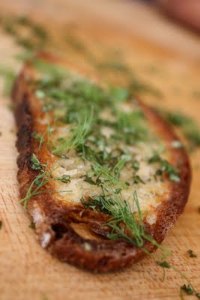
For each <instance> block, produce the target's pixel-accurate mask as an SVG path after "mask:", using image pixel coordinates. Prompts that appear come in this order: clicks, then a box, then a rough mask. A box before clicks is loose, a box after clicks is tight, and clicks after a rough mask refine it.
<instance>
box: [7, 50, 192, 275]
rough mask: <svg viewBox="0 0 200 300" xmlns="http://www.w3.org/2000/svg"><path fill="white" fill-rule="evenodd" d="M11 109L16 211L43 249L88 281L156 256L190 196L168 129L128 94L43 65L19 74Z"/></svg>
mask: <svg viewBox="0 0 200 300" xmlns="http://www.w3.org/2000/svg"><path fill="white" fill-rule="evenodd" d="M65 69H66V71H65ZM13 101H14V106H15V116H16V123H17V127H18V140H17V148H18V151H19V157H18V167H19V171H18V181H19V185H20V194H21V198H22V200H21V202H23V204H24V206H25V207H27V209H28V212H29V214H30V216H31V218H32V221H33V223H34V225H35V230H36V233H37V235H38V237H39V241H40V244H41V246H42V247H43V248H46V249H48V251H49V252H50V253H52V254H53V255H55V256H56V257H57V258H58V259H60V260H62V261H65V262H68V263H71V264H73V265H76V266H78V267H82V268H85V269H88V270H91V271H94V272H108V271H114V270H118V269H120V268H123V267H125V266H129V265H131V264H132V263H134V262H136V261H138V260H139V259H141V258H142V257H143V256H144V248H145V249H146V250H147V251H149V252H152V251H153V250H155V248H156V246H157V243H161V242H162V240H163V239H164V237H165V235H166V233H167V231H168V229H169V228H170V227H171V226H172V225H173V224H174V223H175V221H176V219H177V217H178V216H179V215H180V214H181V213H182V211H183V208H184V206H185V204H186V201H187V198H188V194H189V187H190V178H191V173H190V166H189V161H188V156H187V154H186V152H185V150H184V148H183V147H182V145H181V143H180V141H179V139H178V138H177V136H176V135H175V133H174V132H173V130H172V128H171V127H170V126H169V124H167V123H166V122H165V121H163V120H162V119H161V117H160V116H159V115H158V114H157V112H155V111H154V110H153V109H151V108H150V107H148V106H147V105H145V104H144V103H142V102H141V101H138V100H134V99H131V95H128V94H126V90H125V89H120V88H117V89H116V88H115V89H112V90H111V89H108V88H106V87H101V86H100V87H99V86H98V83H96V82H95V81H94V80H92V79H90V78H89V79H88V78H87V76H86V75H85V74H84V75H83V74H81V72H80V71H79V68H76V67H73V68H72V67H71V66H69V65H68V64H67V63H63V62H62V63H61V64H60V62H58V61H56V60H55V59H52V58H49V57H48V56H45V57H44V56H43V57H42V58H40V59H39V60H38V59H37V60H35V61H34V62H31V63H30V62H29V63H27V64H26V65H25V66H24V68H23V69H22V71H21V73H20V74H19V76H18V78H17V80H16V82H15V86H14V89H13ZM133 195H136V197H137V201H136V199H135V198H134V199H133ZM116 199H118V200H116ZM94 200H95V201H96V202H95V201H94ZM100 200H102V201H107V202H104V203H103V202H100ZM115 200H116V201H118V202H116V203H115ZM109 201H110V202H109ZM119 201H121V204H119ZM95 203H96V204H95ZM113 203H114V204H113ZM106 205H107V206H106ZM108 205H110V206H109V207H108ZM117 205H121V206H122V207H121V206H120V207H121V208H120V209H122V210H123V209H124V206H123V205H125V206H126V208H125V211H126V213H127V211H128V214H129V215H128V216H129V217H130V213H131V215H132V216H133V218H134V222H135V223H134V225H136V229H135V231H134V229H133V228H132V227H131V225H130V227H129V222H130V223H131V224H132V220H130V218H129V220H126V219H123V217H124V216H122V215H123V213H122V214H121V215H120V216H121V217H120V218H119V211H120V209H118V208H117ZM116 209H117V210H116ZM120 212H121V211H120ZM117 218H119V219H118V220H117ZM124 218H125V217H124ZM141 222H142V223H141ZM138 224H139V225H138ZM141 228H142V229H141ZM137 230H139V233H138V232H136V231H137ZM144 231H145V234H146V237H147V236H148V238H145V235H144V234H143V235H142V233H141V232H144ZM138 234H139V235H140V236H138ZM136 237H138V238H140V242H141V243H139V242H137V239H136ZM149 237H150V238H149ZM152 241H153V242H152Z"/></svg>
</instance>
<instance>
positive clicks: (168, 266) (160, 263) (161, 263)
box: [156, 261, 171, 269]
mask: <svg viewBox="0 0 200 300" xmlns="http://www.w3.org/2000/svg"><path fill="white" fill-rule="evenodd" d="M156 263H157V265H158V266H160V267H162V268H165V269H170V268H171V265H170V264H169V263H168V262H167V261H156Z"/></svg>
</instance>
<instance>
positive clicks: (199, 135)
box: [161, 111, 200, 149]
mask: <svg viewBox="0 0 200 300" xmlns="http://www.w3.org/2000/svg"><path fill="white" fill-rule="evenodd" d="M161 113H162V115H163V116H164V117H165V118H166V119H167V120H168V121H169V122H170V123H171V124H173V125H174V126H177V127H178V128H180V129H181V131H182V133H183V135H184V137H185V138H186V140H187V141H188V143H189V145H190V147H191V149H195V148H197V147H199V146H200V128H199V126H198V124H197V123H196V122H195V120H193V119H192V118H191V117H189V116H187V115H185V114H183V113H180V112H169V111H161Z"/></svg>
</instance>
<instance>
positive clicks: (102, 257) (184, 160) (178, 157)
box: [13, 65, 191, 272]
mask: <svg viewBox="0 0 200 300" xmlns="http://www.w3.org/2000/svg"><path fill="white" fill-rule="evenodd" d="M31 76H33V70H32V68H31V67H30V66H29V65H26V66H25V67H24V68H23V70H22V72H21V73H20V75H19V76H18V78H17V80H16V82H15V85H14V88H13V101H14V107H15V117H16V124H17V127H18V139H17V149H18V151H19V156H18V160H17V163H18V168H19V170H18V181H19V186H20V194H21V197H22V198H23V197H24V196H25V195H26V193H27V190H28V188H29V186H30V184H31V183H32V182H33V180H34V179H35V178H36V176H37V174H38V173H37V171H35V170H33V169H32V168H31V165H30V158H31V155H32V154H33V153H36V154H37V155H38V157H39V159H40V160H41V161H42V162H43V163H45V162H47V161H48V162H51V161H52V160H53V159H54V158H52V155H51V154H50V152H49V151H48V149H47V147H45V144H44V145H43V146H42V147H41V149H40V152H38V143H37V142H36V140H35V139H34V138H33V132H34V131H35V130H36V127H37V131H39V132H40V131H41V132H42V130H43V129H42V125H40V126H38V124H37V118H39V117H42V114H43V112H42V111H41V109H40V107H39V105H38V103H37V99H36V98H35V96H34V95H33V93H32V92H31V89H30V87H29V85H28V84H27V80H26V79H27V77H28V78H30V77H31ZM139 104H140V107H141V108H142V110H143V112H144V114H145V117H146V118H147V120H148V122H149V124H151V126H152V127H154V128H155V129H156V132H157V134H158V136H159V137H160V138H161V139H162V140H164V141H165V144H166V145H168V146H167V147H168V151H169V153H170V157H171V162H172V163H173V162H174V163H175V165H176V166H177V168H178V170H179V174H180V181H179V182H172V181H171V182H169V183H168V200H167V201H163V202H161V204H160V205H159V206H158V207H157V208H156V222H155V223H153V224H151V225H150V224H148V223H147V222H145V221H144V222H145V227H146V230H147V231H148V232H149V233H150V234H151V236H152V237H153V238H154V239H155V240H156V241H157V242H158V243H161V242H162V241H163V239H164V237H165V236H166V234H167V231H168V229H169V228H170V227H171V226H172V225H173V224H174V223H175V221H176V220H177V218H178V216H179V215H180V214H181V213H182V212H183V209H184V206H185V204H186V202H187V199H188V195H189V189H190V181H191V171H190V165H189V160H188V156H187V153H186V151H185V150H184V148H179V149H175V148H172V147H170V146H169V145H171V143H172V142H173V141H174V140H178V138H177V136H176V134H175V133H174V131H173V130H172V128H171V127H170V125H169V124H167V123H166V122H165V121H164V120H163V119H162V118H161V117H160V116H159V115H158V113H157V112H155V111H154V110H153V109H152V108H150V107H148V106H147V105H146V104H144V103H143V102H142V101H139ZM166 180H167V178H166ZM53 188H54V186H53V185H51V189H53ZM47 190H48V191H47ZM45 191H46V192H45ZM28 212H29V214H30V216H31V218H32V220H33V222H34V223H35V228H36V233H37V235H38V237H39V241H40V243H41V245H42V247H44V248H46V249H47V250H48V251H49V252H50V253H51V254H52V255H54V256H56V257H57V258H58V259H60V260H61V261H65V262H68V263H70V264H73V265H75V266H78V267H81V268H84V269H87V270H90V271H93V272H108V271H115V270H118V269H121V268H124V267H126V266H130V265H131V264H133V263H134V262H136V261H138V260H140V259H141V258H142V257H143V256H144V252H143V251H142V250H141V249H140V248H137V247H136V246H133V245H131V244H129V243H128V242H126V241H124V240H109V239H107V238H106V233H107V231H108V228H106V227H105V226H103V224H105V222H106V221H107V220H108V215H106V214H104V213H101V212H98V211H94V210H91V209H88V208H85V207H83V206H82V205H81V204H69V203H68V204H64V203H63V202H58V201H56V199H55V196H54V193H53V192H52V193H49V185H48V184H47V185H45V186H44V187H43V188H42V193H40V194H38V195H36V196H34V197H32V198H31V199H30V200H29V202H28ZM145 248H146V249H147V250H148V251H150V252H151V251H153V250H155V246H153V245H152V244H151V243H150V242H146V244H145Z"/></svg>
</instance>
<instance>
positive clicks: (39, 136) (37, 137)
mask: <svg viewBox="0 0 200 300" xmlns="http://www.w3.org/2000/svg"><path fill="white" fill-rule="evenodd" d="M33 137H34V139H35V140H36V141H38V142H39V150H40V148H41V146H42V144H43V143H44V136H43V135H42V134H41V133H39V132H35V131H34V132H33Z"/></svg>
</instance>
